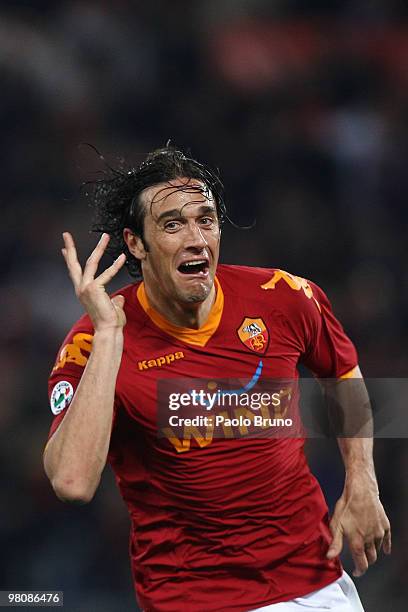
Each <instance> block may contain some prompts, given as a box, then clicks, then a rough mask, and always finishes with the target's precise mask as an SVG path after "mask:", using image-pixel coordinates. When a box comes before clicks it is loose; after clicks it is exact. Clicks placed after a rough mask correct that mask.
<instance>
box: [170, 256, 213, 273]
mask: <svg viewBox="0 0 408 612" xmlns="http://www.w3.org/2000/svg"><path fill="white" fill-rule="evenodd" d="M208 269H209V265H208V260H207V259H197V260H195V261H186V262H184V263H182V264H180V265H179V266H178V268H177V270H178V271H179V272H181V274H187V275H193V274H200V275H205V274H207V272H208Z"/></svg>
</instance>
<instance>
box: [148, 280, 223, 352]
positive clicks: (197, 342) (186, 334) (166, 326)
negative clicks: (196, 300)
mask: <svg viewBox="0 0 408 612" xmlns="http://www.w3.org/2000/svg"><path fill="white" fill-rule="evenodd" d="M215 288H216V291H217V295H216V298H215V302H214V304H213V305H212V308H211V310H210V314H209V316H208V319H207V321H206V322H205V323H204V325H202V326H201V327H199V328H198V329H193V328H191V327H179V326H178V325H174V324H173V323H170V322H169V321H168V320H167V319H166V318H165V317H163V315H161V314H160V313H159V312H157V310H155V309H154V308H152V306H150V304H149V301H148V299H147V295H146V290H145V285H144V282H143V281H142V282H141V283H140V285H139V287H138V288H137V299H138V300H139V303H140V305H141V307H142V308H143V310H144V311H145V313H146V314H147V316H148V317H149V319H151V321H153V323H154V324H155V325H156V326H157V327H158V328H159V329H161V330H162V331H164V332H166V333H167V334H169V335H170V336H174V337H175V338H177V339H178V340H181V341H182V342H186V343H187V344H192V345H194V346H205V345H206V344H207V342H208V341H209V340H210V339H211V337H212V336H213V335H214V333H215V332H216V331H217V329H218V326H219V324H220V321H221V317H222V312H223V309H224V293H223V291H222V288H221V285H220V283H219V281H218V279H217V277H215Z"/></svg>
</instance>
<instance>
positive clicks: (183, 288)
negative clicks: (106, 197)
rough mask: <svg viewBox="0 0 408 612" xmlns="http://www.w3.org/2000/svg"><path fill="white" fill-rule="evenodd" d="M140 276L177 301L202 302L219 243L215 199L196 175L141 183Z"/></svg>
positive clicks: (153, 288) (209, 286) (211, 280)
mask: <svg viewBox="0 0 408 612" xmlns="http://www.w3.org/2000/svg"><path fill="white" fill-rule="evenodd" d="M141 199H142V202H143V204H144V206H145V210H146V214H145V218H144V238H145V245H146V251H145V252H144V257H143V258H142V270H143V278H144V281H145V284H146V286H147V287H148V288H149V289H150V291H151V292H152V293H153V294H157V293H159V294H160V295H161V297H164V298H166V299H167V300H173V301H174V300H176V301H177V302H179V303H184V304H186V303H190V304H191V303H194V302H195V303H197V302H203V301H204V300H205V299H206V298H207V297H208V296H209V294H210V292H211V289H212V287H213V284H214V276H215V270H216V267H217V263H218V256H219V246H220V226H219V222H218V216H217V210H216V203H215V201H214V199H213V197H212V194H211V192H210V191H209V190H208V189H207V187H206V186H205V185H204V184H203V183H202V182H200V181H199V180H196V179H187V178H180V179H175V180H172V181H169V182H167V183H161V184H159V185H155V186H153V187H150V188H148V189H146V190H145V191H144V192H143V193H142V195H141Z"/></svg>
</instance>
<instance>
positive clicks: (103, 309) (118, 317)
mask: <svg viewBox="0 0 408 612" xmlns="http://www.w3.org/2000/svg"><path fill="white" fill-rule="evenodd" d="M62 237H63V239H64V248H63V249H62V250H61V252H62V254H63V256H64V259H65V262H66V264H67V268H68V272H69V275H70V277H71V280H72V283H73V285H74V289H75V293H76V295H77V297H78V299H79V301H80V302H81V304H82V305H83V306H84V308H85V310H86V311H87V313H88V314H89V316H90V318H91V320H92V323H93V326H94V329H95V331H101V330H105V329H114V328H123V326H124V325H125V323H126V315H125V312H124V310H123V306H124V303H125V298H124V297H123V296H122V295H117V296H115V297H114V298H110V297H109V295H108V294H107V292H106V290H105V286H106V285H107V284H108V283H109V282H110V281H111V280H112V278H113V277H114V276H115V275H116V274H117V273H118V271H119V270H120V269H121V267H122V266H123V264H124V263H125V261H126V255H125V254H124V253H122V254H121V255H119V257H118V258H117V259H116V260H115V261H114V262H113V264H112V265H111V266H109V268H107V269H106V270H105V271H104V272H102V273H101V274H99V276H96V277H95V274H96V273H97V269H98V265H99V262H100V260H101V257H102V255H103V254H104V252H105V250H106V247H107V245H108V243H109V238H110V237H109V235H108V234H102V236H101V238H100V240H99V242H98V244H97V245H96V247H95V248H94V250H93V251H92V253H91V254H90V256H89V257H88V260H87V262H86V264H85V267H84V269H83V270H82V268H81V265H80V263H79V261H78V256H77V251H76V248H75V243H74V239H73V238H72V236H71V234H70V233H69V232H64V233H63V234H62Z"/></svg>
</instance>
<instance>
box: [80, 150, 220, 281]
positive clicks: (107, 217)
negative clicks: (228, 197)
mask: <svg viewBox="0 0 408 612" xmlns="http://www.w3.org/2000/svg"><path fill="white" fill-rule="evenodd" d="M99 155H100V154H99ZM100 157H101V159H103V161H104V162H105V165H106V169H105V170H104V171H103V176H102V178H99V179H97V180H95V181H88V182H86V183H84V186H83V187H85V188H86V195H87V196H88V197H90V199H91V204H92V206H93V207H94V208H95V219H94V222H93V224H92V228H91V229H92V231H94V232H106V233H107V234H109V235H110V237H111V238H110V242H109V246H108V249H107V251H108V253H109V254H111V255H112V256H113V257H114V258H116V257H118V256H119V255H120V254H121V253H125V254H126V256H127V257H126V266H127V268H128V271H129V274H130V275H131V276H133V277H135V278H141V266H140V261H139V260H138V259H136V258H135V257H134V256H133V255H132V254H131V253H130V252H129V249H128V248H127V245H126V243H125V241H124V239H123V229H124V228H125V227H129V228H130V229H131V230H132V231H133V232H134V233H135V234H136V235H138V236H140V238H141V239H142V240H143V241H144V231H143V230H144V217H145V214H146V209H145V206H144V204H143V202H142V201H141V198H140V195H141V193H142V192H143V191H144V190H145V189H147V188H148V187H151V186H153V185H157V184H159V183H163V182H167V181H171V180H174V179H176V178H181V177H185V178H189V179H198V180H199V181H201V182H202V183H204V185H205V187H206V188H208V189H209V190H210V191H211V194H212V196H213V198H214V200H215V203H216V209H217V214H218V220H219V223H220V226H221V225H222V223H223V222H224V221H225V219H228V216H227V213H226V207H225V192H224V186H223V184H222V182H221V179H220V176H219V172H218V170H217V171H214V170H211V168H209V167H208V166H206V165H204V164H202V163H200V162H198V161H197V160H195V159H193V158H192V157H190V156H188V155H186V154H185V153H183V151H180V150H179V149H177V148H175V147H174V146H171V145H170V144H167V145H166V146H165V147H163V148H161V149H156V150H155V151H152V152H151V153H149V154H148V156H147V157H146V159H145V160H144V161H143V162H142V163H141V164H140V166H139V167H137V168H134V167H129V166H127V165H126V164H125V162H124V161H123V160H121V161H120V162H119V163H118V167H116V168H113V167H112V166H111V165H109V164H107V163H106V161H105V160H104V158H103V157H102V156H101V155H100ZM180 189H181V190H183V189H184V188H183V187H181V188H180ZM185 189H186V190H188V191H199V192H202V191H203V190H202V189H200V187H199V186H196V187H195V186H191V185H188V184H186V187H185Z"/></svg>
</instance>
